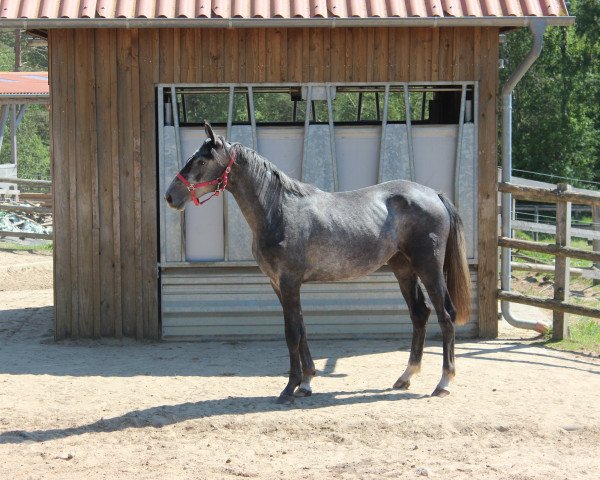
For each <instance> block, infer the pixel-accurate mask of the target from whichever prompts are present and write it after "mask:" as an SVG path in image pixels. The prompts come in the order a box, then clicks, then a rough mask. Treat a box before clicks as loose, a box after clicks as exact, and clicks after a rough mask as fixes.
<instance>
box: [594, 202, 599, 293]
mask: <svg viewBox="0 0 600 480" xmlns="http://www.w3.org/2000/svg"><path fill="white" fill-rule="evenodd" d="M592 223H593V225H594V227H593V229H594V230H596V231H599V232H600V205H592ZM592 250H593V251H594V252H600V240H592ZM594 267H596V268H597V269H599V270H600V262H596V263H594ZM594 285H600V280H598V279H597V278H595V279H594Z"/></svg>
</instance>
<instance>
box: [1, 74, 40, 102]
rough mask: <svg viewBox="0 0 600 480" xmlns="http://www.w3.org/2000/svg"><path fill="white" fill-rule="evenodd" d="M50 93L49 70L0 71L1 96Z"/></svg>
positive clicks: (35, 95) (28, 95)
mask: <svg viewBox="0 0 600 480" xmlns="http://www.w3.org/2000/svg"><path fill="white" fill-rule="evenodd" d="M43 95H45V96H48V95H49V86H48V72H0V96H2V97H7V96H8V97H17V96H23V97H31V96H34V97H39V96H43Z"/></svg>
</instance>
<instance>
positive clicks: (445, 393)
mask: <svg viewBox="0 0 600 480" xmlns="http://www.w3.org/2000/svg"><path fill="white" fill-rule="evenodd" d="M448 395H450V392H449V391H448V390H446V389H445V388H436V389H435V390H434V391H433V393H432V394H431V396H432V397H440V398H444V397H447V396H448Z"/></svg>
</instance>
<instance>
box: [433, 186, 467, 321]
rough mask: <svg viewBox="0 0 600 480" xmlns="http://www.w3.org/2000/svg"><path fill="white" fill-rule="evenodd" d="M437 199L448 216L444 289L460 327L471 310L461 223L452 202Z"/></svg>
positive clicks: (446, 199) (441, 196)
mask: <svg viewBox="0 0 600 480" xmlns="http://www.w3.org/2000/svg"><path fill="white" fill-rule="evenodd" d="M439 197H440V200H441V201H442V203H443V204H444V206H445V207H446V210H448V215H449V216H450V233H449V234H448V242H447V244H446V256H445V258H444V274H445V275H446V287H447V288H448V293H449V294H450V299H451V300H452V303H453V304H454V308H455V310H456V323H458V324H459V325H462V324H464V323H466V322H467V320H468V319H469V311H470V309H471V275H470V274H469V264H468V262H467V251H466V248H465V235H464V229H463V223H462V220H461V219H460V216H459V215H458V211H457V210H456V207H455V206H454V205H452V202H451V201H450V200H449V199H448V198H446V197H445V196H444V195H443V194H440V195H439Z"/></svg>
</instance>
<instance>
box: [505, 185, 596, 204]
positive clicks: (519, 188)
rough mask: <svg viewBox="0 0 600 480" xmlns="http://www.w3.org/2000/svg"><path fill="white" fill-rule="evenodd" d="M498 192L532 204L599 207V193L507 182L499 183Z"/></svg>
mask: <svg viewBox="0 0 600 480" xmlns="http://www.w3.org/2000/svg"><path fill="white" fill-rule="evenodd" d="M498 191H499V192H503V193H511V194H512V195H513V196H514V197H517V198H522V199H524V200H529V201H533V202H552V203H556V202H557V201H562V202H572V203H577V204H584V205H600V193H591V192H590V193H581V192H573V191H571V190H568V191H559V190H549V189H547V188H542V187H529V186H525V185H515V184H514V183H507V182H503V183H499V184H498Z"/></svg>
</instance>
